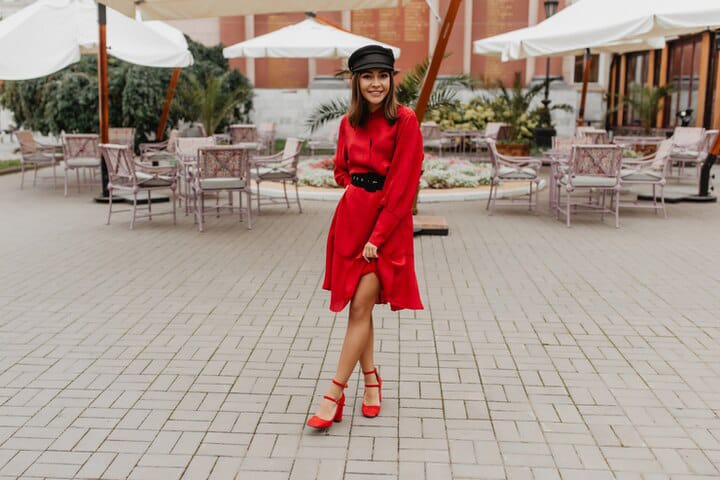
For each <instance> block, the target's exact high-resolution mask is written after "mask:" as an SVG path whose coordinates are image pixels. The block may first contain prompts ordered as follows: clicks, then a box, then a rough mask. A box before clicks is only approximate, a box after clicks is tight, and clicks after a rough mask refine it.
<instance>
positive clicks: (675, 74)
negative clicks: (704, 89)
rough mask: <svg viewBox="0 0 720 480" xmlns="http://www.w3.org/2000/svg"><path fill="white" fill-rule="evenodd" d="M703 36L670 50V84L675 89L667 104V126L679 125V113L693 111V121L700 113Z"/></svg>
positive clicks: (680, 42) (675, 44)
mask: <svg viewBox="0 0 720 480" xmlns="http://www.w3.org/2000/svg"><path fill="white" fill-rule="evenodd" d="M701 41H702V35H695V36H692V37H689V38H683V39H680V40H677V41H675V42H672V43H671V44H670V48H669V53H670V57H669V65H670V68H669V72H668V84H670V85H672V86H673V87H674V90H673V92H672V95H671V98H670V101H668V102H666V103H665V126H666V127H671V126H675V125H677V124H679V123H680V122H679V119H678V117H677V113H678V112H680V111H682V110H688V109H690V110H692V114H691V117H692V121H693V123H694V119H695V114H697V111H698V89H699V83H700V43H701Z"/></svg>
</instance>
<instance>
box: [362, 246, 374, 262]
mask: <svg viewBox="0 0 720 480" xmlns="http://www.w3.org/2000/svg"><path fill="white" fill-rule="evenodd" d="M362 256H363V258H364V259H365V261H366V262H368V263H369V262H370V259H371V258H378V254H377V247H376V246H375V245H373V244H372V243H370V242H367V243H366V244H365V247H364V248H363V254H362Z"/></svg>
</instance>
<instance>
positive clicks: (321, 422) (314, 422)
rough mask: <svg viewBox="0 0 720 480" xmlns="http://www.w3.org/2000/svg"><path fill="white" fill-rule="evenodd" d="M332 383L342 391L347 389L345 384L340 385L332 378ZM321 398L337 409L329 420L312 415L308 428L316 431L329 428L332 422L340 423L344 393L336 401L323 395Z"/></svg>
mask: <svg viewBox="0 0 720 480" xmlns="http://www.w3.org/2000/svg"><path fill="white" fill-rule="evenodd" d="M332 383H334V384H335V385H337V386H338V387H342V388H343V389H346V388H347V384H346V383H345V384H343V383H340V382H338V381H337V380H335V379H334V378H333V380H332ZM323 398H325V399H327V400H330V401H331V402H334V403H335V404H336V405H337V407H336V408H335V415H334V416H333V418H331V419H330V420H325V419H324V418H320V417H318V416H317V415H313V416H312V417H310V419H308V421H307V425H308V427H313V428H318V429H322V428H329V427H330V425H332V424H333V422H340V421H342V415H343V408H345V392H343V394H342V396H341V397H340V398H338V399H335V398H332V397H330V396H328V395H323Z"/></svg>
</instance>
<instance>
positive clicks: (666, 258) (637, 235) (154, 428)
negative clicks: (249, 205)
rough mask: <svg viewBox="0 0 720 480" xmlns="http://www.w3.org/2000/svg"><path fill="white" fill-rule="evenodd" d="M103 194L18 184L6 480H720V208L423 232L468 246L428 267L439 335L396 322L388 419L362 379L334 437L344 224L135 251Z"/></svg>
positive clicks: (322, 207)
mask: <svg viewBox="0 0 720 480" xmlns="http://www.w3.org/2000/svg"><path fill="white" fill-rule="evenodd" d="M43 173H44V172H43ZM45 174H46V173H45ZM93 193H95V192H94V191H92V192H91V191H86V192H84V193H82V194H78V193H77V192H76V191H74V190H72V189H71V195H70V197H68V198H63V197H62V193H61V190H60V189H58V190H56V191H53V190H52V188H51V184H50V183H49V182H47V181H44V182H42V184H41V185H40V186H38V187H37V188H35V189H33V188H26V189H25V190H22V191H21V190H19V178H18V176H17V175H9V176H4V177H0V202H1V204H2V210H0V211H1V212H2V213H1V214H0V225H2V235H0V252H1V254H2V260H0V265H1V267H0V479H10V478H28V479H30V478H54V479H55V478H108V479H124V478H130V479H180V478H183V479H205V478H211V479H232V478H239V479H252V480H269V479H283V480H284V479H292V480H301V479H316V478H317V479H332V480H336V479H340V478H345V479H348V480H350V479H353V480H357V479H394V478H399V479H411V480H423V479H428V480H442V479H451V478H452V479H471V478H472V479H505V478H507V479H522V480H524V479H537V480H540V479H543V480H544V479H564V480H575V479H581V480H604V479H622V480H662V479H677V480H681V479H682V480H689V479H718V478H720V419H719V418H718V412H719V411H720V253H719V252H720V249H719V248H718V238H720V207H718V206H717V205H687V204H686V205H673V206H670V207H669V215H670V218H669V219H668V220H663V219H662V218H660V217H656V216H655V215H654V214H652V213H651V212H648V211H624V212H623V213H622V217H621V222H622V228H621V229H620V230H616V229H615V228H613V226H612V222H611V221H610V219H609V218H608V219H606V221H605V223H601V222H600V221H599V220H598V219H597V218H596V217H583V216H579V217H578V218H577V220H573V227H572V228H571V229H567V228H565V226H564V225H563V224H562V222H558V221H555V220H554V219H553V218H551V217H550V216H549V215H548V214H547V212H541V213H540V215H533V214H529V213H527V212H526V211H523V210H522V209H521V210H514V209H513V210H509V209H506V208H500V207H498V210H497V213H496V214H495V215H494V216H492V217H489V216H488V215H487V214H486V212H485V211H484V204H482V203H481V202H466V203H453V204H432V205H428V206H422V210H423V213H427V214H443V215H445V216H446V217H447V219H448V222H449V224H450V228H451V234H450V236H448V237H421V238H418V239H417V241H416V251H417V268H418V275H419V280H420V285H421V291H422V295H423V299H424V301H425V303H426V307H427V309H426V310H424V311H422V312H417V313H413V312H400V313H392V312H390V311H389V309H388V308H387V307H379V308H378V309H376V314H375V317H376V318H375V322H376V341H377V349H378V350H379V352H380V353H379V355H378V358H377V362H378V364H379V366H380V371H381V374H382V376H383V380H384V386H385V391H384V399H383V400H384V401H383V411H382V414H381V416H380V417H378V418H377V419H366V418H364V417H362V415H360V412H359V410H360V409H359V407H360V405H359V402H360V399H361V395H362V385H361V383H359V382H360V376H359V375H357V374H356V375H354V376H353V378H352V379H351V383H350V388H348V390H347V392H346V393H347V397H348V407H347V408H346V410H345V411H346V416H345V419H344V420H343V422H342V423H339V424H335V425H334V426H333V427H332V428H331V429H330V430H329V431H328V432H326V433H322V432H320V433H318V432H315V431H311V430H310V429H308V428H306V427H305V426H304V422H305V420H306V418H307V416H308V414H310V413H311V412H313V411H314V409H315V408H316V406H317V404H318V401H319V395H321V393H323V392H324V389H325V388H326V386H327V384H328V382H329V379H330V378H331V377H332V374H333V371H334V366H335V363H336V360H337V356H338V353H339V349H340V345H341V342H342V336H343V333H344V325H345V322H346V316H345V313H343V314H340V315H337V316H336V315H334V314H332V313H331V312H329V311H328V309H327V304H328V294H327V293H326V292H324V291H322V290H321V289H320V283H321V278H322V273H323V260H324V242H325V235H326V232H327V227H328V224H329V220H330V216H331V214H332V207H333V205H332V204H329V203H323V202H310V201H306V202H305V203H304V207H305V210H306V212H305V213H303V214H302V215H298V214H297V213H296V211H295V210H290V211H287V210H286V209H284V208H283V207H274V208H273V207H268V208H267V209H265V212H264V214H263V216H262V217H259V218H257V219H256V222H255V228H254V229H253V230H252V231H247V230H246V229H245V227H244V225H239V224H238V223H237V222H236V220H235V219H234V218H232V217H223V218H220V219H215V218H212V217H209V222H208V225H207V228H206V232H205V233H203V234H199V233H198V232H197V231H196V229H195V227H194V225H193V223H192V221H191V220H190V218H189V217H184V216H182V215H181V216H180V217H179V222H178V225H177V226H174V227H173V226H172V224H171V221H170V217H168V216H162V217H158V218H157V219H154V220H153V221H152V222H150V223H148V222H147V221H143V220H141V221H139V222H138V224H137V226H136V229H135V231H129V230H128V228H127V227H128V217H127V215H124V216H123V215H122V214H118V215H117V216H116V217H115V218H114V221H113V224H112V225H111V226H105V225H104V220H105V214H106V207H105V206H104V205H98V204H94V203H92V202H91V201H90V198H91V196H92V194H93ZM164 208H167V205H162V204H160V205H157V206H155V209H157V210H161V209H164Z"/></svg>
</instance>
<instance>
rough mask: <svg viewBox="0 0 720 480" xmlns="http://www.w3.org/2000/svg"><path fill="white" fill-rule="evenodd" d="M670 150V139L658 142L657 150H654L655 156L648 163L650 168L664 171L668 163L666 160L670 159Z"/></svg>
mask: <svg viewBox="0 0 720 480" xmlns="http://www.w3.org/2000/svg"><path fill="white" fill-rule="evenodd" d="M672 150H673V141H672V140H671V139H669V138H668V139H666V140H663V141H662V142H660V144H659V145H658V147H657V150H656V151H655V158H654V159H653V161H652V163H651V164H650V168H652V169H653V170H659V171H663V172H664V171H665V168H666V167H667V165H668V161H669V160H670V156H671V155H672Z"/></svg>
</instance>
